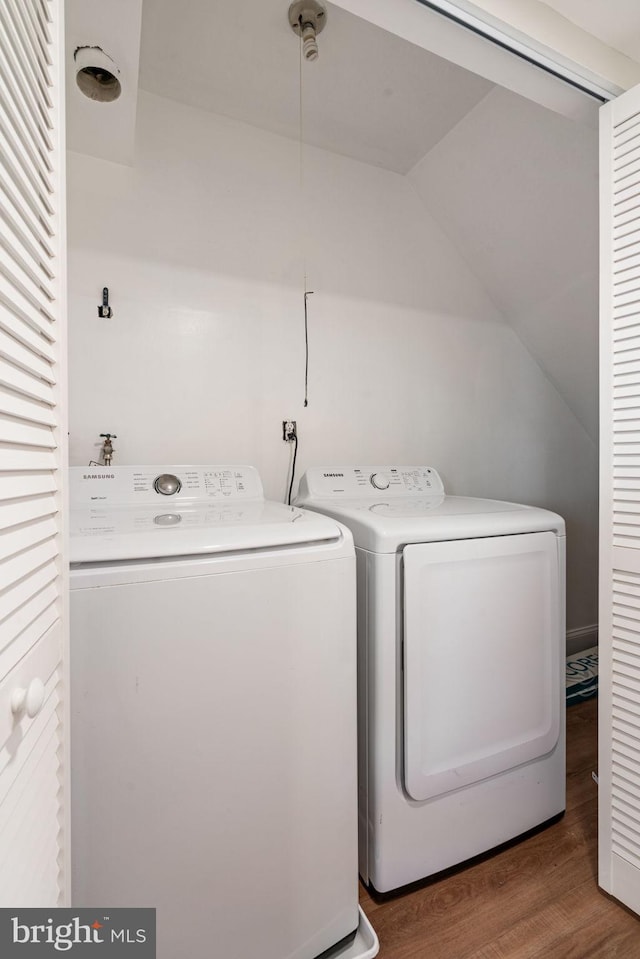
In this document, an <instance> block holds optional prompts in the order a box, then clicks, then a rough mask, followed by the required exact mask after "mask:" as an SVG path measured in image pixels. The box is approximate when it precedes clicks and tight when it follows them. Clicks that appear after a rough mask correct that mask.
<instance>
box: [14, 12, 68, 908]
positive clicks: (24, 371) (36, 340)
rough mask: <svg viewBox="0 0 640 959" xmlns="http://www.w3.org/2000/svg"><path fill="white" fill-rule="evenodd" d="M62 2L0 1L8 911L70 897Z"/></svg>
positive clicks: (46, 904) (44, 904)
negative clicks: (63, 478)
mask: <svg viewBox="0 0 640 959" xmlns="http://www.w3.org/2000/svg"><path fill="white" fill-rule="evenodd" d="M62 26H63V25H62V0H0V907H5V906H11V907H18V906H55V905H59V904H62V903H63V902H65V901H66V899H67V892H66V890H67V888H68V875H67V873H68V870H67V868H66V862H67V852H66V851H67V849H68V841H67V834H68V830H67V823H66V820H65V808H66V803H65V801H64V800H65V797H66V786H65V782H66V777H67V775H68V770H67V762H66V749H65V741H64V730H65V728H66V722H65V712H66V708H67V707H66V700H65V690H66V688H67V684H66V682H65V679H64V670H63V665H62V664H63V662H65V660H66V651H65V650H66V645H67V644H66V639H65V635H66V634H65V628H66V622H67V619H68V617H67V613H66V609H67V601H66V588H67V576H66V572H65V568H66V564H65V562H64V549H63V542H64V536H63V531H62V514H63V510H62V504H63V491H62V483H61V474H62V468H63V466H64V459H65V454H66V426H65V417H64V413H63V410H64V407H65V405H66V403H65V390H64V379H65V377H64V370H65V368H66V367H65V353H66V340H65V335H64V331H65V318H64V311H65V297H64V275H65V271H64V262H65V255H64V243H65V236H64V189H63V182H64V180H63V177H64V148H63V144H64V139H63V122H64V111H63V101H62V97H63V92H64V91H63V83H62V63H61V58H62V52H63V50H64V45H63V42H62Z"/></svg>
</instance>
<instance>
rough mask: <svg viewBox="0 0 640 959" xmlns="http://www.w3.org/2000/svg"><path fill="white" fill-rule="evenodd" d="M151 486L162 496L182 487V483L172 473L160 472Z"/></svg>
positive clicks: (171, 494) (177, 490)
mask: <svg viewBox="0 0 640 959" xmlns="http://www.w3.org/2000/svg"><path fill="white" fill-rule="evenodd" d="M153 488H154V490H155V491H156V493H162V495H163V496H173V495H174V493H179V492H180V490H181V489H182V483H181V482H180V480H179V479H178V477H177V476H174V475H173V473H161V474H160V476H156V478H155V479H154V481H153Z"/></svg>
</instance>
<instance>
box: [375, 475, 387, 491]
mask: <svg viewBox="0 0 640 959" xmlns="http://www.w3.org/2000/svg"><path fill="white" fill-rule="evenodd" d="M371 485H372V486H373V488H374V489H389V480H388V478H387V477H386V476H385V475H384V473H372V474H371Z"/></svg>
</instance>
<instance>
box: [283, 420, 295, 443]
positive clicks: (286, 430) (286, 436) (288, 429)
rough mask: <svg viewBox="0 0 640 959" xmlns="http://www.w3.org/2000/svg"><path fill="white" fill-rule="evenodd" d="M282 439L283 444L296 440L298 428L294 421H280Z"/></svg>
mask: <svg viewBox="0 0 640 959" xmlns="http://www.w3.org/2000/svg"><path fill="white" fill-rule="evenodd" d="M282 439H283V440H284V441H285V443H293V442H294V441H295V440H297V439H298V427H297V425H296V421H295V420H283V421H282Z"/></svg>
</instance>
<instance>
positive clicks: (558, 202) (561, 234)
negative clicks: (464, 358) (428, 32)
mask: <svg viewBox="0 0 640 959" xmlns="http://www.w3.org/2000/svg"><path fill="white" fill-rule="evenodd" d="M409 176H410V179H411V181H412V182H413V183H414V185H415V187H416V190H417V191H418V193H419V194H420V196H421V198H422V199H423V201H424V202H425V204H426V205H427V207H428V209H429V210H430V212H431V213H432V214H433V215H434V216H435V217H436V219H437V220H438V221H439V223H440V224H441V226H442V227H443V228H444V229H445V231H446V232H447V233H448V235H449V236H450V237H451V238H452V239H453V241H454V242H455V243H456V245H457V246H458V248H459V250H460V251H461V252H462V254H463V256H464V257H465V259H466V260H467V262H468V263H469V264H470V266H471V267H472V269H473V270H474V271H475V272H476V274H477V275H478V276H479V277H480V279H481V280H482V282H483V284H484V286H485V287H486V289H487V290H488V292H489V293H490V295H491V297H492V299H493V301H494V302H495V303H496V305H497V306H498V307H499V308H500V310H501V311H502V313H503V315H504V317H505V318H506V319H507V321H508V322H509V323H511V324H512V326H513V327H514V328H515V329H516V331H517V332H518V334H519V335H520V337H521V338H522V340H523V341H524V343H525V345H526V346H527V347H528V348H529V350H530V352H531V353H532V354H533V355H534V356H535V358H536V359H537V360H538V362H539V363H540V365H541V366H542V367H543V369H544V370H545V372H546V373H547V375H548V377H549V379H550V380H551V381H552V382H553V383H554V385H555V386H556V388H557V389H558V390H559V391H560V392H561V393H562V395H563V396H564V398H565V400H566V401H567V403H568V404H569V406H570V408H571V409H572V411H573V412H574V414H575V415H576V416H577V417H578V419H579V420H580V422H581V423H582V425H583V426H584V427H585V429H586V430H587V431H588V432H589V434H590V436H592V438H594V439H595V438H596V437H597V396H598V394H597V369H598V363H597V359H598V341H597V329H598V287H597V278H598V144H597V133H596V132H595V131H593V130H591V129H589V128H588V127H582V126H579V125H577V124H574V123H571V122H570V121H567V120H564V119H563V118H561V117H558V116H557V115H556V114H553V113H550V112H549V111H547V110H544V109H542V108H541V107H539V106H538V105H537V104H534V103H531V102H530V101H528V100H524V99H522V98H521V97H518V96H516V95H514V94H512V93H509V92H508V91H506V90H502V89H498V88H496V89H494V90H493V91H492V92H491V93H490V94H489V95H488V96H487V97H486V98H485V99H484V100H483V101H482V103H481V104H479V106H478V107H476V109H475V110H473V111H472V112H471V113H469V114H468V115H467V116H466V117H465V118H464V120H462V121H461V122H460V123H459V124H458V125H457V127H456V128H455V130H453V131H451V132H450V134H449V135H448V136H447V137H445V138H444V139H443V140H441V141H440V143H439V144H438V145H437V146H436V147H435V148H434V149H433V150H431V152H430V153H429V154H428V155H427V156H426V157H424V159H423V160H422V161H421V162H420V163H418V164H417V165H416V167H415V168H414V169H413V171H412V172H411V173H410V175H409Z"/></svg>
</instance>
